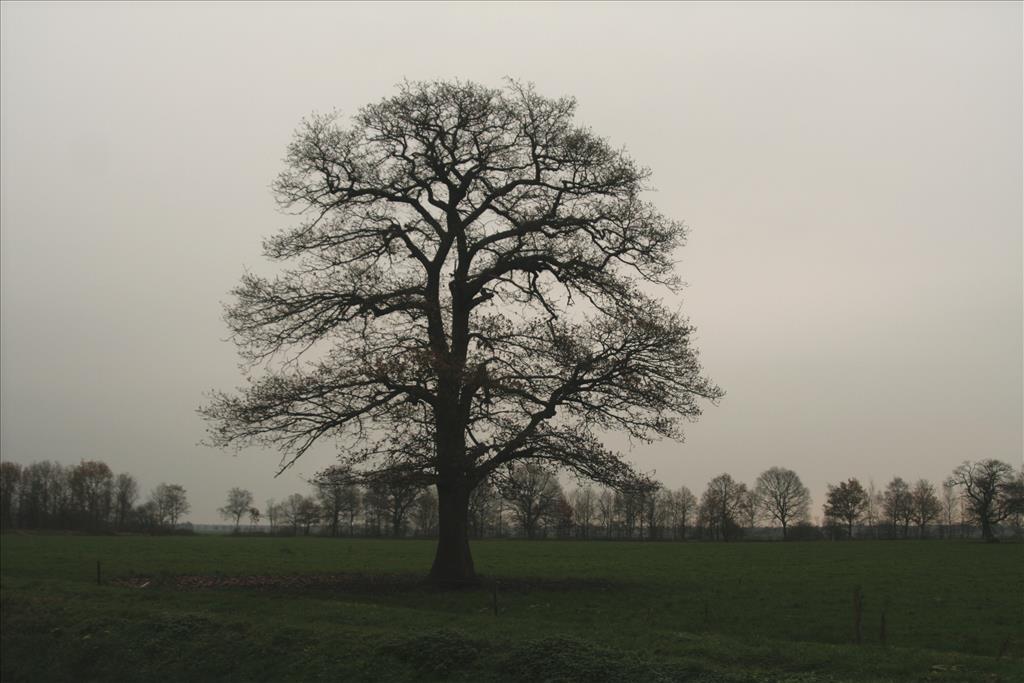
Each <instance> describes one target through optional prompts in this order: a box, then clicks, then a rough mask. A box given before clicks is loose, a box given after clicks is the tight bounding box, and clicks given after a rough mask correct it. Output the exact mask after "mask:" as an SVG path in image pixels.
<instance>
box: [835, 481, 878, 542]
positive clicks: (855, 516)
mask: <svg viewBox="0 0 1024 683" xmlns="http://www.w3.org/2000/svg"><path fill="white" fill-rule="evenodd" d="M867 506H868V494H867V491H865V490H864V487H863V486H861V484H860V482H859V481H857V480H856V479H849V480H847V481H844V482H840V483H839V485H838V486H832V485H831V484H829V486H828V494H827V496H826V499H825V517H826V518H827V519H830V520H837V521H841V522H843V523H844V524H846V533H847V536H848V537H849V538H850V539H852V538H853V526H854V524H856V523H857V521H858V520H859V519H860V518H861V517H862V516H863V515H864V511H865V510H866V509H867Z"/></svg>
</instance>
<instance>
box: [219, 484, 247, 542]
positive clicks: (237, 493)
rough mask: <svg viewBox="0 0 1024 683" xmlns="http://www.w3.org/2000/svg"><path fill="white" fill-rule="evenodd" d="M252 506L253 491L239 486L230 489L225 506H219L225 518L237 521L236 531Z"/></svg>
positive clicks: (236, 531)
mask: <svg viewBox="0 0 1024 683" xmlns="http://www.w3.org/2000/svg"><path fill="white" fill-rule="evenodd" d="M251 507H252V492H251V491H246V490H245V489H240V488H238V487H237V486H236V487H234V488H232V489H231V490H230V491H228V499H227V502H226V503H224V507H222V508H218V509H217V511H218V512H220V514H221V516H222V517H223V518H224V519H232V520H234V522H235V533H238V528H239V526H240V525H241V524H242V516H243V515H245V514H246V513H248V512H249V509H250V508H251Z"/></svg>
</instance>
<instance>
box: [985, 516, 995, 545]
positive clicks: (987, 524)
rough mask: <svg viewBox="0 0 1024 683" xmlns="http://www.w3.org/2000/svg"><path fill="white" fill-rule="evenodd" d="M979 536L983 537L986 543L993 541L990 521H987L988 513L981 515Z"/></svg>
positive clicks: (993, 536)
mask: <svg viewBox="0 0 1024 683" xmlns="http://www.w3.org/2000/svg"><path fill="white" fill-rule="evenodd" d="M981 537H982V538H983V539H985V542H987V543H995V541H996V537H995V535H994V534H993V533H992V523H991V522H990V521H989V518H988V515H981Z"/></svg>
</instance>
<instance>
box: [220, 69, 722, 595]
mask: <svg viewBox="0 0 1024 683" xmlns="http://www.w3.org/2000/svg"><path fill="white" fill-rule="evenodd" d="M574 109H575V102H574V100H572V99H570V98H559V99H549V98H545V97H542V96H540V95H538V94H537V93H536V92H535V91H534V90H533V88H532V87H530V86H525V85H522V84H519V83H515V82H511V83H510V84H509V85H508V87H507V88H505V89H504V90H498V89H490V88H486V87H482V86H479V85H475V84H469V83H461V82H454V83H452V82H434V83H405V84H403V85H401V86H400V87H399V92H398V94H397V95H396V96H394V97H391V98H389V99H385V100H383V101H381V102H379V103H377V104H372V105H369V106H367V107H364V108H363V109H361V110H360V111H359V112H358V114H357V115H356V116H355V117H354V121H353V123H352V125H351V127H348V128H345V127H342V126H340V125H339V124H338V122H337V117H336V116H334V115H328V116H314V117H312V118H310V119H308V120H306V121H305V122H304V123H303V124H302V125H301V127H300V128H299V130H298V131H297V133H296V136H295V139H294V141H293V142H292V143H291V145H290V146H289V148H288V154H287V158H286V164H287V168H286V170H285V171H284V172H283V173H282V174H281V175H280V176H279V177H278V179H277V182H276V184H275V190H276V194H277V198H278V200H279V202H280V203H281V205H282V206H284V207H285V208H287V209H289V210H291V211H293V212H297V213H299V214H301V215H303V216H305V217H306V218H305V220H303V221H302V222H301V223H299V225H298V226H297V227H294V228H292V229H286V230H284V231H282V232H280V233H279V234H277V235H275V236H273V237H271V238H269V239H267V240H266V241H265V243H264V248H265V253H266V255H267V256H268V257H269V258H271V259H273V260H275V261H281V262H284V261H288V262H290V264H291V265H290V266H289V267H288V268H287V269H285V270H283V272H282V273H281V275H279V276H278V277H276V278H272V279H268V278H264V277H260V276H258V275H255V274H247V275H245V276H244V277H243V279H242V282H241V285H240V286H238V287H237V288H236V289H235V290H234V292H233V293H234V297H235V301H234V303H232V304H230V305H228V306H227V310H226V316H225V318H226V320H227V323H228V325H229V326H230V328H231V331H232V333H233V336H234V340H235V341H236V343H237V345H238V348H239V350H240V353H241V354H242V356H243V358H244V359H245V360H246V361H247V362H248V363H249V374H250V379H251V384H249V385H248V386H246V387H245V388H243V389H240V390H239V391H238V392H237V393H233V394H232V393H223V392H214V393H213V395H212V396H211V400H210V402H209V403H208V404H207V405H206V406H204V407H203V408H202V409H201V412H202V413H203V414H204V415H205V416H206V417H207V418H208V419H209V420H210V424H211V429H210V439H209V440H210V442H211V443H212V444H214V445H218V446H226V445H229V444H234V445H245V444H259V445H270V446H273V447H277V448H279V449H280V450H281V451H282V452H283V456H282V461H281V468H282V469H284V468H287V467H288V466H289V465H291V464H292V463H293V462H294V461H295V460H296V459H297V458H299V457H301V456H302V455H303V454H304V453H305V452H306V451H307V449H309V448H310V447H311V446H312V445H313V444H314V443H316V442H318V441H320V440H322V439H324V438H332V439H335V440H337V441H339V442H341V443H344V444H345V455H344V456H343V457H342V464H344V465H347V466H350V467H351V468H352V471H353V472H354V473H357V474H358V475H359V476H361V477H363V479H364V480H366V481H372V480H373V479H374V478H378V477H387V478H394V477H396V476H397V477H401V478H406V479H408V480H411V481H414V482H416V483H418V484H421V485H428V484H436V485H437V494H438V505H439V529H438V545H437V552H436V555H435V559H434V564H433V568H432V569H431V577H432V578H433V579H434V580H436V581H437V582H439V583H456V584H457V583H462V582H466V581H469V580H472V579H473V578H474V576H475V574H474V570H473V561H472V557H471V555H470V551H469V542H468V538H469V535H468V521H467V510H468V504H469V496H470V493H471V491H472V490H473V489H474V487H475V486H477V484H479V483H480V482H482V481H484V480H485V479H487V478H488V477H489V476H490V475H491V473H492V472H494V471H496V470H497V469H498V468H501V467H505V466H508V465H510V464H512V463H514V462H516V461H520V460H535V461H541V462H545V463H547V464H548V465H550V466H556V467H560V468H564V469H568V470H570V471H573V472H575V473H576V474H578V475H582V476H584V477H588V478H590V479H594V480H596V481H599V482H603V483H606V484H610V485H613V486H629V485H631V484H632V483H633V482H635V481H637V480H638V479H640V478H641V477H640V475H639V474H638V473H637V472H636V471H635V470H634V468H633V467H631V466H630V465H629V464H628V463H626V462H625V461H624V460H623V458H622V457H621V456H620V455H619V454H618V453H615V452H612V451H611V450H609V449H608V448H606V447H605V446H604V445H603V443H602V441H601V439H600V433H601V431H602V430H615V431H619V432H622V433H625V434H626V435H628V436H630V437H632V438H635V439H641V440H650V439H653V438H660V437H670V438H680V437H681V436H682V432H681V429H680V422H681V421H682V420H684V419H693V418H695V417H696V416H698V415H699V414H700V407H699V405H698V399H699V398H705V399H709V400H712V401H714V400H716V399H718V398H719V397H720V396H721V395H722V391H721V390H720V389H719V388H718V387H717V386H715V385H714V384H712V383H711V382H710V381H708V380H707V379H706V378H704V377H703V376H702V374H701V368H700V365H699V363H698V360H697V354H696V351H695V350H694V349H693V348H692V346H691V332H692V328H691V327H690V326H689V324H688V323H687V322H686V320H685V319H684V318H682V317H681V316H680V315H679V314H677V313H673V312H671V311H669V310H667V309H666V307H665V306H664V305H662V304H661V303H660V301H659V300H657V299H656V298H653V296H652V295H651V294H649V293H648V290H649V289H650V287H649V286H650V285H652V284H654V285H662V286H665V287H668V288H673V287H676V286H677V285H678V284H679V281H678V279H677V275H676V273H675V271H674V267H673V266H674V262H673V252H674V250H675V249H676V248H677V247H678V246H680V245H681V244H682V241H683V237H684V232H685V230H684V226H683V224H682V223H680V222H677V221H674V220H670V219H668V218H666V217H664V216H663V215H662V214H661V213H659V212H658V211H657V210H656V209H655V208H654V207H653V206H652V205H651V204H649V203H648V202H646V201H644V200H643V199H642V197H641V195H642V193H643V192H644V191H645V190H646V189H647V186H646V181H647V179H648V176H649V173H648V171H647V170H646V169H643V168H641V167H639V166H637V165H636V164H635V163H634V162H633V161H632V160H631V159H630V158H629V157H628V156H627V155H626V154H625V153H624V152H623V151H621V150H617V149H615V148H613V147H612V146H611V145H610V144H609V143H608V142H606V141H605V140H603V139H601V138H600V137H598V136H596V135H594V134H593V133H591V132H590V131H589V130H587V129H585V128H582V127H580V126H578V125H576V124H574V123H573V114H574ZM641 285H644V286H643V287H642V286H641Z"/></svg>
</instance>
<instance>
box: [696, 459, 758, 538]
mask: <svg viewBox="0 0 1024 683" xmlns="http://www.w3.org/2000/svg"><path fill="white" fill-rule="evenodd" d="M747 503H748V492H747V486H746V484H743V483H740V482H738V481H736V480H735V479H733V478H732V475H730V474H727V473H723V474H720V475H718V476H717V477H715V478H714V479H712V480H711V481H709V482H708V485H707V488H706V489H704V494H703V495H702V496H701V499H700V517H701V519H702V521H703V524H704V527H705V529H706V530H707V531H709V532H710V533H711V536H712V538H715V539H718V538H721V539H722V540H725V541H729V540H732V539H735V538H738V537H739V535H740V532H741V528H740V522H741V521H742V518H743V510H744V507H745V505H746V504H747Z"/></svg>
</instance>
